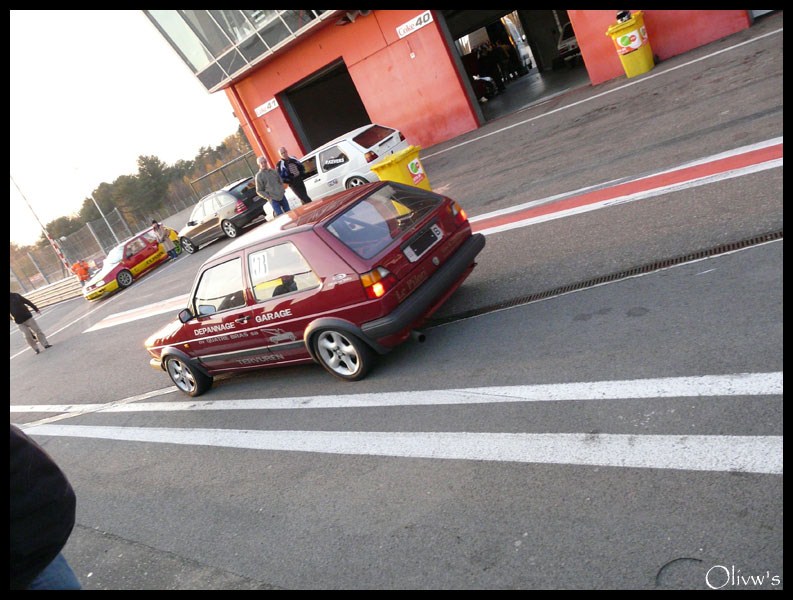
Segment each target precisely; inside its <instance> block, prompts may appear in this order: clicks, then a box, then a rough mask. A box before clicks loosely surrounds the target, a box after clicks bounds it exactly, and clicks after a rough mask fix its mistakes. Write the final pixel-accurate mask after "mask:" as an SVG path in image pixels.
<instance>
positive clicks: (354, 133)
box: [303, 123, 396, 158]
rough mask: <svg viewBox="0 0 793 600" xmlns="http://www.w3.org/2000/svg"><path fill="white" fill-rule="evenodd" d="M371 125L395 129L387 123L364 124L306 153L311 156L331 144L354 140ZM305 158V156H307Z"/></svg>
mask: <svg viewBox="0 0 793 600" xmlns="http://www.w3.org/2000/svg"><path fill="white" fill-rule="evenodd" d="M371 127H385V128H386V129H394V128H393V127H388V126H387V125H379V124H377V123H369V124H368V125H363V126H361V127H358V128H357V129H353V130H352V131H348V132H347V133H345V134H342V135H340V136H339V137H335V138H333V139H332V140H330V141H329V142H325V143H324V144H322V145H321V146H319V147H317V148H314V149H313V150H312V151H311V152H308V153H307V154H306V156H311V155H314V154H316V153H318V152H321V151H322V150H325V149H326V148H328V147H330V146H333V145H335V144H338V143H339V142H341V141H343V140H350V141H352V139H353V138H354V137H355V136H357V135H358V134H359V133H361V132H362V131H366V130H367V129H369V128H371ZM394 130H395V131H396V129H394ZM303 158H305V156H304V157H303Z"/></svg>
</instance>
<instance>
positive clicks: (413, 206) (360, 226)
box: [326, 184, 443, 259]
mask: <svg viewBox="0 0 793 600" xmlns="http://www.w3.org/2000/svg"><path fill="white" fill-rule="evenodd" d="M442 202H443V199H442V197H441V196H439V195H437V194H435V193H433V192H429V191H426V190H424V189H422V188H418V187H412V186H407V185H405V186H401V185H392V184H389V185H385V186H383V187H381V188H377V189H376V190H375V191H374V192H373V193H372V194H370V195H368V196H366V197H365V198H363V199H362V200H360V201H359V202H356V203H355V204H354V205H352V206H351V207H350V208H348V209H347V210H346V211H345V212H343V213H342V214H341V215H339V216H337V217H335V218H334V219H333V220H332V221H330V222H329V223H328V224H327V225H326V228H327V230H328V231H329V232H330V233H332V234H333V235H334V236H335V237H336V238H338V239H339V240H340V241H341V242H342V243H343V244H344V245H345V246H347V247H348V248H349V249H350V250H352V251H353V252H355V253H356V254H357V255H358V256H360V257H361V258H366V259H369V258H372V257H373V256H376V255H377V254H379V253H380V252H382V251H383V250H384V249H385V248H387V247H388V246H390V245H391V243H392V242H393V241H394V240H395V239H398V238H400V237H402V235H403V234H404V233H405V232H407V231H411V230H412V229H414V228H415V225H416V224H417V223H419V222H420V221H421V220H422V219H423V218H424V217H425V216H426V215H427V214H428V213H430V212H432V211H433V210H435V209H436V208H437V207H438V206H439V205H440V204H441V203H442Z"/></svg>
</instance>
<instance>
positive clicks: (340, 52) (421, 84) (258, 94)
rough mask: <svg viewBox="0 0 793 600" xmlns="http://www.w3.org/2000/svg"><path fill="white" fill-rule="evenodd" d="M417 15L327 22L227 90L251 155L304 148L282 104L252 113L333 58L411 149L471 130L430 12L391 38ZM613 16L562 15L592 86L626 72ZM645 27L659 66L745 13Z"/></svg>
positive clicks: (705, 14) (472, 114)
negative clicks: (407, 30) (409, 29)
mask: <svg viewBox="0 0 793 600" xmlns="http://www.w3.org/2000/svg"><path fill="white" fill-rule="evenodd" d="M424 12H425V11H424V10H421V9H407V10H374V11H372V12H371V13H370V14H368V15H366V16H359V17H357V18H356V20H355V21H354V22H353V23H350V24H347V25H343V26H337V25H335V19H331V20H330V22H329V23H328V24H326V25H324V26H322V27H320V28H318V29H317V30H316V31H314V32H313V33H311V34H308V35H306V37H305V38H301V39H300V40H299V41H298V42H296V43H295V44H294V45H293V46H292V47H290V48H289V49H288V50H287V51H286V52H284V53H283V54H282V55H280V56H277V57H275V58H274V59H272V60H271V61H269V62H267V63H265V64H264V65H262V67H261V68H259V69H258V70H257V71H254V72H253V73H251V74H250V75H249V76H248V77H246V78H245V79H244V80H242V81H240V82H238V83H236V84H235V86H234V89H233V90H227V91H226V94H227V96H228V97H229V101H230V102H231V104H232V106H233V107H234V111H235V113H236V114H237V116H238V118H239V119H240V122H241V123H242V126H243V130H244V131H245V133H246V135H247V136H248V139H249V140H250V142H251V145H252V147H253V148H254V149H255V150H256V152H257V154H259V153H261V151H262V150H264V152H265V154H266V155H267V156H268V158H270V159H271V160H277V158H278V157H277V149H278V147H279V146H281V145H285V146H286V147H287V148H288V149H289V150H290V152H292V153H294V154H298V155H300V154H303V153H305V152H306V151H308V150H309V149H308V148H301V147H300V146H299V144H298V140H297V136H296V135H295V134H294V131H293V130H292V126H291V124H290V123H289V120H288V119H287V117H286V114H285V113H284V111H283V109H282V108H281V107H280V106H279V107H277V108H276V109H274V110H272V111H270V112H268V113H267V114H265V115H263V116H261V117H257V116H256V115H255V113H254V110H255V108H256V107H258V106H261V105H262V104H264V103H265V102H267V101H269V100H271V99H272V98H277V96H278V94H280V93H282V92H283V91H285V90H286V89H288V88H289V87H290V86H292V85H294V84H295V83H297V82H299V81H301V80H302V79H304V78H306V77H308V76H309V75H311V74H313V73H315V72H317V71H318V70H321V69H323V68H324V67H326V66H328V65H330V64H333V63H334V62H335V61H338V60H343V61H344V64H345V65H346V67H347V69H348V71H349V73H350V76H351V78H352V80H353V83H354V85H355V87H356V88H357V90H358V93H359V95H360V97H361V100H362V101H363V103H364V106H365V107H366V110H367V112H368V113H369V116H370V117H371V119H372V120H373V121H374V122H377V123H382V124H384V125H392V126H395V127H398V128H400V129H401V130H402V132H403V133H404V134H405V135H406V136H407V138H408V140H409V141H410V142H411V143H413V144H416V145H420V146H422V147H428V146H432V145H435V144H438V143H441V142H444V141H446V140H449V139H451V138H453V137H456V136H458V135H462V134H463V133H467V132H469V131H472V130H475V129H476V128H477V127H479V125H480V123H479V121H478V117H477V113H476V110H475V107H474V106H473V105H472V103H471V102H472V101H471V100H469V98H468V96H467V94H466V91H465V86H464V83H463V81H462V80H461V79H460V76H459V75H458V74H457V71H456V69H455V68H454V61H453V58H452V56H451V54H450V52H455V50H454V49H453V48H452V49H451V50H449V49H447V48H446V45H445V42H444V38H443V35H442V33H441V30H440V28H439V26H438V22H437V19H438V18H439V17H438V15H437V14H436V12H435V11H432V12H431V14H432V16H433V22H432V23H429V24H427V25H425V26H424V27H421V28H419V29H416V30H415V31H414V32H413V33H411V34H409V35H407V36H406V37H404V38H401V39H400V38H399V35H398V34H397V27H399V26H400V25H402V24H404V23H406V22H409V21H412V20H414V19H416V18H417V17H418V16H420V15H422V14H423V13H424ZM617 12H618V11H617V10H568V11H567V13H568V15H569V18H570V21H571V22H572V24H573V28H574V30H575V32H576V37H577V38H578V42H579V46H580V47H581V54H582V57H583V59H584V64H585V65H586V68H587V71H588V73H589V77H590V80H591V82H592V84H593V85H597V84H599V83H602V82H604V81H608V80H610V79H614V78H617V77H624V76H625V71H624V69H623V67H622V63H621V61H620V59H619V57H618V56H617V53H616V50H615V48H614V43H613V41H612V40H611V38H610V37H609V36H607V35H606V30H607V29H608V27H609V25H612V24H613V23H615V22H616V14H617ZM631 12H635V11H631ZM644 22H645V26H646V27H647V34H648V37H649V40H650V46H651V47H652V50H653V54H654V55H656V56H657V57H659V59H660V60H664V59H667V58H670V57H672V56H676V55H678V54H682V53H684V52H687V51H688V50H691V49H693V48H696V47H698V46H702V45H704V44H708V43H710V42H712V41H715V40H718V39H721V38H723V37H725V36H727V35H730V34H732V33H735V32H737V31H741V30H743V29H746V28H747V27H749V26H750V19H749V16H748V13H747V11H745V10H704V11H703V10H648V11H644ZM246 114H247V115H248V120H246V119H245V118H244V116H245V115H246Z"/></svg>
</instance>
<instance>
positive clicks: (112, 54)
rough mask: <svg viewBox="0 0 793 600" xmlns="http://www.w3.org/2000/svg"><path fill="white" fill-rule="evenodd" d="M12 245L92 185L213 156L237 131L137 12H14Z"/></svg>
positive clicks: (221, 100) (75, 205) (226, 106)
mask: <svg viewBox="0 0 793 600" xmlns="http://www.w3.org/2000/svg"><path fill="white" fill-rule="evenodd" d="M10 34H11V39H10V50H11V62H10V65H11V66H10V72H11V90H10V96H11V102H10V104H11V119H10V136H11V146H10V155H11V174H10V183H9V185H10V188H11V198H10V203H9V204H10V207H9V208H10V228H11V231H10V241H12V242H14V243H16V244H18V245H28V244H32V243H34V242H35V241H36V240H38V239H39V237H40V236H41V234H42V225H44V226H46V225H47V223H49V222H50V221H54V220H55V219H57V218H58V217H65V216H71V215H74V214H76V213H77V212H78V211H79V210H80V208H81V206H82V203H83V201H84V200H85V199H86V198H89V197H90V196H91V194H92V192H93V191H94V190H95V189H96V188H97V187H99V184H101V183H102V182H107V183H112V182H113V181H115V180H116V179H117V178H118V177H119V176H121V175H135V174H137V172H138V167H137V159H138V156H141V155H144V156H157V157H158V158H160V159H161V160H162V161H163V162H165V163H166V164H169V165H170V164H173V163H175V162H176V161H178V160H190V159H192V158H194V157H195V155H196V154H197V153H198V150H199V148H201V147H206V146H217V145H219V144H220V143H221V142H222V141H223V140H224V139H225V138H226V137H228V136H230V135H232V134H234V133H235V132H236V131H237V128H238V126H239V122H238V121H237V119H236V118H235V117H234V114H233V111H232V108H231V104H230V103H229V101H228V100H227V99H226V95H225V93H223V92H215V93H214V94H210V93H209V92H207V91H206V89H205V88H204V86H203V85H202V84H201V83H200V82H199V81H198V79H196V77H195V76H194V75H193V73H192V71H190V69H189V68H188V67H187V65H186V64H184V62H182V60H181V58H179V56H178V55H177V54H176V52H175V51H174V50H173V49H172V48H171V46H170V45H169V44H168V42H166V41H165V38H163V37H162V36H161V35H160V33H159V32H158V31H157V29H156V28H155V27H154V25H153V24H152V23H151V22H150V21H149V20H148V18H147V17H146V16H145V15H144V14H143V12H142V11H140V10H62V11H61V10H46V11H45V10H31V11H26V10H12V11H10Z"/></svg>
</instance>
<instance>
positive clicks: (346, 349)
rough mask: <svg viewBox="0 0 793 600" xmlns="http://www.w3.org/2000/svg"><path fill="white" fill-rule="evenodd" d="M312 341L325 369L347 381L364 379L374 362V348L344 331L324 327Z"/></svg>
mask: <svg viewBox="0 0 793 600" xmlns="http://www.w3.org/2000/svg"><path fill="white" fill-rule="evenodd" d="M311 343H312V344H313V345H314V351H315V352H316V355H317V357H318V358H319V362H320V364H321V365H322V366H323V367H324V368H325V370H326V371H328V373H330V374H331V375H334V376H336V377H338V378H339V379H344V380H345V381H358V380H359V379H363V378H364V377H365V376H366V374H367V373H368V372H369V369H371V368H372V364H373V363H374V353H373V352H372V349H371V348H370V347H369V346H367V345H366V344H365V343H364V342H362V341H361V340H360V339H358V338H357V337H355V336H354V335H351V334H349V333H346V332H344V331H339V330H337V329H323V330H322V331H320V332H319V333H318V334H316V335H315V336H314V337H313V339H312V341H311Z"/></svg>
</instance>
